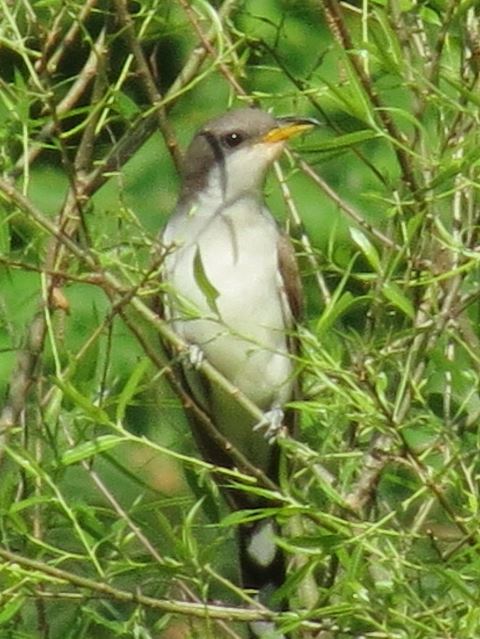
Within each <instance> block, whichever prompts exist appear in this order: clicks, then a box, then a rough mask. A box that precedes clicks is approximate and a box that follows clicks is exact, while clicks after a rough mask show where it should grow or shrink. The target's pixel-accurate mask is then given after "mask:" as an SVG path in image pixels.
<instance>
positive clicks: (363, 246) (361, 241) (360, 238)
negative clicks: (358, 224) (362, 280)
mask: <svg viewBox="0 0 480 639" xmlns="http://www.w3.org/2000/svg"><path fill="white" fill-rule="evenodd" d="M350 235H351V237H352V240H353V241H354V242H355V244H356V245H357V246H358V248H359V249H360V250H361V251H362V253H363V255H364V256H365V257H366V258H367V260H368V263H369V264H370V266H371V267H372V268H373V270H374V271H375V272H376V273H381V272H382V266H381V264H380V258H379V256H378V253H377V249H376V248H375V247H374V246H373V244H372V243H371V242H370V240H369V239H368V237H367V236H366V235H365V234H364V233H363V232H362V231H360V229H356V228H351V229H350Z"/></svg>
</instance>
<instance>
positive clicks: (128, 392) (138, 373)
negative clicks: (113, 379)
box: [116, 357, 150, 423]
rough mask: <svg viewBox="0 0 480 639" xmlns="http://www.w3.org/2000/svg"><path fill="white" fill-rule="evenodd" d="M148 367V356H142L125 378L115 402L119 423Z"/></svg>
mask: <svg viewBox="0 0 480 639" xmlns="http://www.w3.org/2000/svg"><path fill="white" fill-rule="evenodd" d="M149 368H150V360H149V359H148V357H142V359H141V360H140V361H139V362H138V364H137V365H136V366H135V368H134V369H133V371H132V373H131V375H130V377H129V378H128V380H127V383H126V384H125V386H124V387H123V389H122V392H121V393H120V395H119V397H118V404H117V415H116V416H117V422H119V423H121V422H122V421H123V418H124V417H125V411H126V409H127V406H128V405H129V404H130V402H131V400H132V398H133V397H135V395H136V394H137V393H139V392H140V390H139V388H138V386H139V384H140V382H141V381H142V379H143V377H144V376H145V373H146V372H147V370H148V369H149Z"/></svg>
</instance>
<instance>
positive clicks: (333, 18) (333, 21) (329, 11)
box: [319, 0, 420, 198]
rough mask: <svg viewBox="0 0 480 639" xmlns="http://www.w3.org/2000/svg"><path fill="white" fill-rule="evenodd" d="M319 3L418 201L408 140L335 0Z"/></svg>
mask: <svg viewBox="0 0 480 639" xmlns="http://www.w3.org/2000/svg"><path fill="white" fill-rule="evenodd" d="M319 2H320V3H321V4H322V5H323V9H324V13H325V19H326V22H327V25H328V27H329V28H330V30H331V32H332V34H333V36H334V37H335V39H336V40H338V42H339V43H340V44H341V45H342V47H343V49H344V50H345V52H346V54H347V55H348V59H349V60H350V62H351V64H352V68H353V70H354V71H355V73H356V75H357V77H358V79H359V81H360V84H361V85H362V88H363V90H364V91H365V93H366V95H367V96H368V99H369V100H370V102H371V104H372V106H373V107H374V108H375V112H376V114H377V117H378V118H379V120H380V122H381V123H382V125H383V126H384V128H385V130H386V131H387V133H388V134H389V136H390V137H391V138H392V140H393V141H394V142H396V144H394V151H395V154H396V156H397V160H398V163H399V165H400V168H401V170H402V175H403V180H404V182H405V184H406V185H407V186H408V188H409V189H410V191H411V192H412V194H413V195H414V197H415V198H418V197H419V192H420V189H419V185H418V183H417V178H416V177H415V174H414V171H413V167H412V165H411V163H410V158H409V156H408V154H407V152H406V151H405V150H404V147H405V146H406V145H408V140H407V139H406V138H405V136H404V135H403V133H401V132H400V131H399V129H397V126H396V124H395V122H394V121H393V119H392V117H391V115H390V113H389V112H388V111H387V110H386V109H385V107H384V106H383V104H382V101H381V100H380V97H379V95H378V93H377V91H376V89H375V87H374V85H373V83H372V80H371V78H370V76H369V75H368V74H367V73H366V72H365V70H364V67H363V64H362V60H361V58H360V57H359V55H358V54H357V53H355V46H354V44H353V41H352V38H351V36H350V32H349V30H348V28H347V26H346V24H345V21H344V18H343V14H342V11H341V9H340V5H339V3H338V0H319Z"/></svg>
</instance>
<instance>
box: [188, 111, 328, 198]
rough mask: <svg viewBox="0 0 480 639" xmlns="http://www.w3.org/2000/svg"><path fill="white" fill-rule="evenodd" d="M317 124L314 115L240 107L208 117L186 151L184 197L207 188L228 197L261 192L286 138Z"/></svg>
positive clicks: (212, 192)
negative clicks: (279, 113) (278, 115)
mask: <svg viewBox="0 0 480 639" xmlns="http://www.w3.org/2000/svg"><path fill="white" fill-rule="evenodd" d="M316 124H317V122H316V120H313V119H311V118H300V117H285V118H275V117H273V116H272V115H270V114H269V113H265V112H264V111H261V110H259V109H251V108H241V109H235V110H232V111H229V112H228V113H226V114H224V115H222V116H221V117H219V118H216V119H214V120H211V121H209V122H207V123H206V124H205V125H204V126H203V127H202V128H201V129H200V130H199V131H198V133H197V134H196V135H195V137H194V139H193V140H192V143H191V144H190V146H189V148H188V150H187V153H186V156H185V163H184V186H183V194H184V196H187V197H192V196H194V195H195V194H197V193H200V192H204V193H205V194H208V197H211V198H214V199H217V197H218V199H219V200H222V201H225V200H232V199H235V198H237V197H239V196H241V195H243V194H245V193H246V194H253V195H256V194H258V193H259V192H260V190H261V188H262V186H263V183H264V181H265V176H266V174H267V170H268V168H269V167H270V166H271V164H272V163H273V162H274V161H275V160H276V159H277V158H278V157H279V155H280V154H281V152H282V151H283V149H284V147H285V144H286V142H287V140H289V139H290V138H291V137H292V136H294V135H296V134H298V133H301V132H303V131H307V130H309V129H311V128H312V127H313V126H315V125H316Z"/></svg>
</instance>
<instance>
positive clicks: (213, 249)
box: [163, 196, 292, 410]
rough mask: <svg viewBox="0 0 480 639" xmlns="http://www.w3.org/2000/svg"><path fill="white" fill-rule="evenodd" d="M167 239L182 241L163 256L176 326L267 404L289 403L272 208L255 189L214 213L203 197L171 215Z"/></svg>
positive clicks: (285, 324)
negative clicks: (253, 194) (186, 209)
mask: <svg viewBox="0 0 480 639" xmlns="http://www.w3.org/2000/svg"><path fill="white" fill-rule="evenodd" d="M207 211H208V215H207ZM163 239H164V242H165V243H166V244H167V245H172V244H173V245H175V246H176V247H177V248H176V249H175V250H174V251H172V252H171V253H170V254H169V255H168V256H167V258H166V260H165V280H166V281H167V282H168V283H169V284H170V286H171V291H172V293H171V295H170V301H169V304H170V309H169V316H170V318H171V321H172V322H173V326H174V328H175V330H176V331H177V332H178V333H179V334H180V335H182V336H183V338H184V339H186V340H187V341H188V342H190V343H194V344H197V345H199V346H200V348H201V349H202V350H203V352H204V354H205V356H206V357H207V358H208V360H209V361H210V362H211V363H212V364H213V365H214V366H215V367H216V368H217V369H218V370H219V371H220V372H221V373H222V374H223V375H225V376H226V377H227V378H228V379H229V380H230V381H231V382H232V383H233V384H235V385H236V386H237V387H238V388H239V389H240V390H241V391H242V392H243V393H245V394H246V395H247V396H248V397H249V398H250V399H251V400H252V401H254V402H255V403H256V404H257V405H258V406H259V407H260V408H261V409H262V410H266V409H268V408H270V407H271V406H272V405H281V404H283V403H284V402H285V401H287V400H288V399H289V397H290V394H291V385H292V383H291V376H292V362H291V361H290V359H289V357H288V349H287V340H286V334H285V332H286V331H288V329H289V328H290V326H291V314H290V311H289V309H288V304H287V301H286V299H285V295H284V292H283V289H282V283H281V278H280V275H279V272H278V260H277V240H278V230H277V227H276V225H275V222H274V220H273V218H272V217H271V215H270V213H269V212H268V210H266V209H265V207H263V205H262V204H261V202H260V201H259V200H256V199H255V198H253V197H250V196H245V197H244V198H242V199H239V200H237V201H236V202H234V203H232V204H231V205H230V206H229V207H228V208H223V209H222V211H221V213H218V212H217V213H216V214H214V215H212V206H211V203H205V202H204V203H202V202H199V203H197V207H196V209H195V210H193V209H192V211H191V212H190V214H187V215H185V214H181V212H178V213H177V214H176V215H174V216H173V217H172V218H171V220H170V222H169V224H168V225H167V227H166V229H165V232H164V236H163ZM182 299H183V303H182V302H181V300H182ZM185 302H186V303H185Z"/></svg>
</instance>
